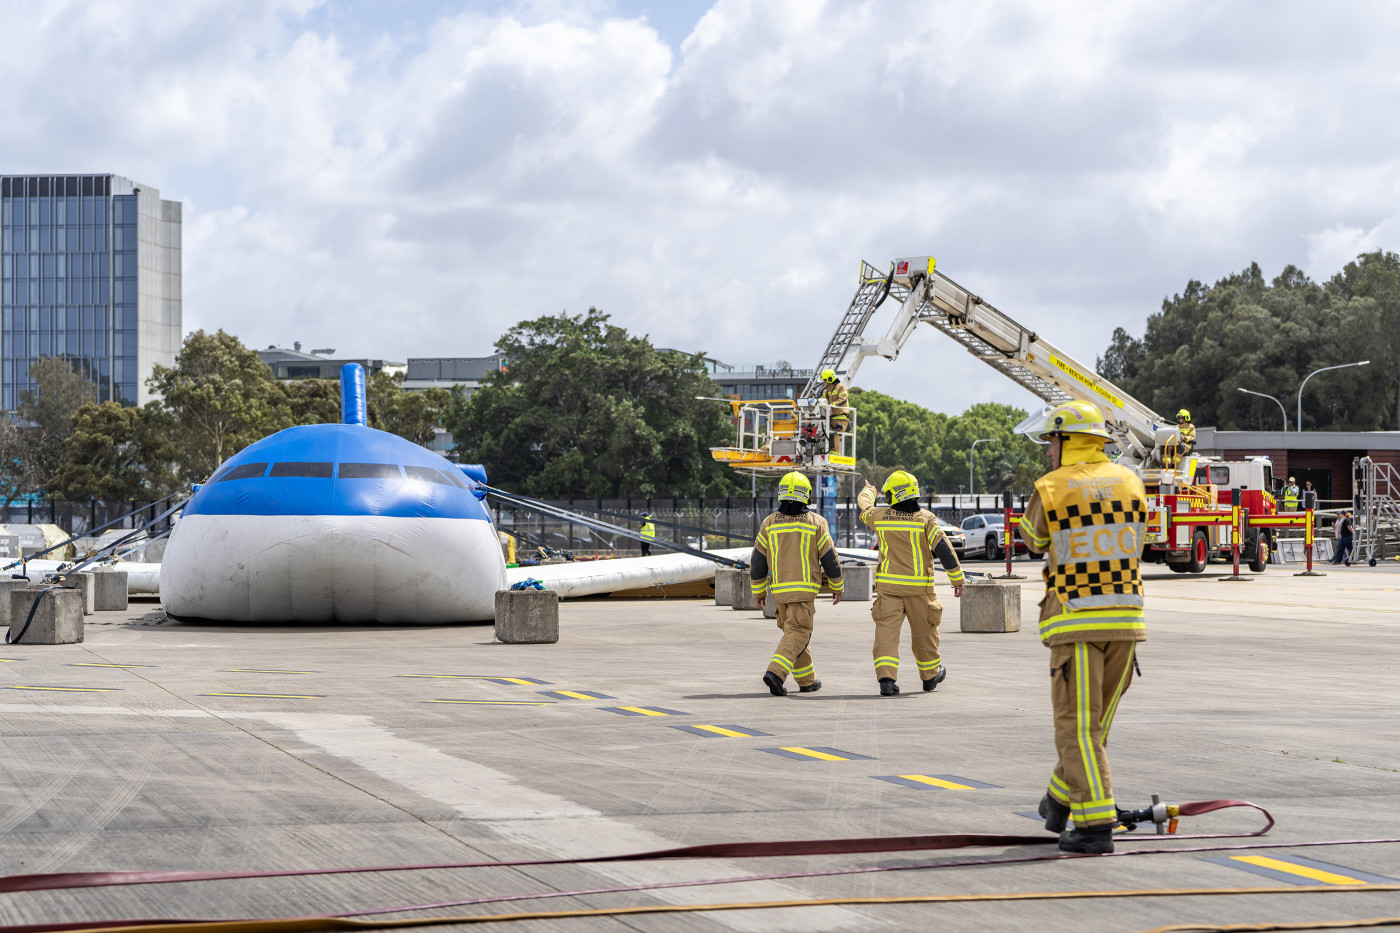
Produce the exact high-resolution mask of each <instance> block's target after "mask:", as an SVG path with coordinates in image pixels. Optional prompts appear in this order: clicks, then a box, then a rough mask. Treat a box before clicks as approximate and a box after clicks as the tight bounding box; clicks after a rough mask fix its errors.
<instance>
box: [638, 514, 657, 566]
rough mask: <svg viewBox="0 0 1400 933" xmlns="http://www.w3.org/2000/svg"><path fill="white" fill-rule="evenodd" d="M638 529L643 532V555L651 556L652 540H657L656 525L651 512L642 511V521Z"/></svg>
mask: <svg viewBox="0 0 1400 933" xmlns="http://www.w3.org/2000/svg"><path fill="white" fill-rule="evenodd" d="M637 530H638V531H640V532H641V533H642V556H643V557H650V556H651V542H653V541H655V540H656V525H655V524H654V523H653V522H652V520H651V513H650V512H643V513H642V521H641V524H639V525H638V526H637Z"/></svg>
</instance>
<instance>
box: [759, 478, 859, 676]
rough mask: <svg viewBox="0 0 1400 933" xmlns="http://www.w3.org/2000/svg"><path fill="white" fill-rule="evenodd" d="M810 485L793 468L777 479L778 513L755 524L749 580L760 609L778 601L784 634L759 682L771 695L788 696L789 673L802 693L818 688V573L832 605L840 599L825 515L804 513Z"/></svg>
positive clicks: (837, 569)
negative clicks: (815, 664)
mask: <svg viewBox="0 0 1400 933" xmlns="http://www.w3.org/2000/svg"><path fill="white" fill-rule="evenodd" d="M811 498H812V483H811V481H810V480H809V479H807V477H805V476H803V475H802V474H801V473H798V472H797V471H795V470H794V471H793V472H791V473H787V474H784V475H783V478H782V479H780V480H778V511H776V512H774V513H773V514H772V515H769V516H768V517H767V518H765V519H764V520H763V524H762V525H759V526H758V537H757V538H756V539H754V543H753V556H752V558H750V560H749V580H750V585H751V586H752V587H753V595H754V596H755V597H756V598H757V600H758V605H759V608H760V609H761V608H763V604H764V602H765V601H766V600H767V599H769V598H770V597H771V598H772V599H773V600H775V601H776V602H777V604H778V628H780V629H782V632H783V638H782V640H781V641H779V642H778V648H777V650H776V651H774V652H773V660H771V661H769V662H768V670H767V671H765V672H764V674H763V684H764V686H766V687H767V688H768V692H770V693H772V694H773V696H775V697H781V696H787V687H785V686H784V685H783V681H785V680H787V675H788V674H791V675H792V676H793V679H794V680H796V681H797V687H798V689H799V690H801V691H802V692H803V693H812V692H814V691H817V690H820V689H821V686H822V682H821V681H820V680H817V675H816V672H815V669H814V667H813V666H812V653H811V651H809V650H808V645H810V644H811V641H812V620H813V618H814V617H815V615H816V601H817V591H818V590H820V589H821V582H822V574H823V573H825V574H826V577H827V579H828V580H829V581H830V582H831V604H832V605H833V606H834V605H836V604H837V603H839V602H840V601H841V588H842V583H841V565H840V563H839V562H838V561H837V560H836V549H835V548H834V547H832V544H831V532H830V529H829V528H828V527H827V524H826V519H824V518H822V517H821V516H820V515H817V514H815V513H813V512H809V511H807V503H808V502H809V501H811Z"/></svg>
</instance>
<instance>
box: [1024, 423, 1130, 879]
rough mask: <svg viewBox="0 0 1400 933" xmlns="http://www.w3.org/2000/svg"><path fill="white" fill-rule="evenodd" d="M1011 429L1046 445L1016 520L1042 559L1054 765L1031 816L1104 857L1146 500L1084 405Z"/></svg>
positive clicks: (1109, 845) (1112, 821)
mask: <svg viewBox="0 0 1400 933" xmlns="http://www.w3.org/2000/svg"><path fill="white" fill-rule="evenodd" d="M1017 430H1018V431H1020V432H1021V433H1023V434H1027V435H1029V436H1031V437H1038V438H1039V439H1040V440H1043V441H1048V442H1049V444H1050V449H1049V451H1048V453H1049V457H1050V462H1051V464H1052V469H1051V471H1050V472H1049V473H1047V474H1045V475H1044V476H1042V477H1041V478H1040V479H1039V480H1037V481H1036V484H1035V494H1034V495H1033V496H1032V497H1031V501H1030V503H1029V504H1028V505H1027V506H1026V510H1025V514H1024V516H1023V517H1022V518H1021V522H1020V534H1021V537H1022V539H1023V540H1025V542H1026V544H1027V545H1028V546H1029V547H1030V549H1031V550H1032V551H1033V552H1035V553H1038V554H1045V555H1046V562H1045V570H1044V577H1045V598H1044V599H1043V600H1041V603H1040V640H1041V641H1042V642H1044V643H1045V645H1046V647H1048V648H1049V649H1050V703H1051V706H1052V707H1053V710H1054V720H1055V749H1056V751H1057V752H1058V754H1059V761H1058V763H1057V764H1056V765H1055V770H1054V773H1053V774H1051V776H1050V784H1049V787H1048V788H1047V789H1046V792H1045V796H1044V797H1043V798H1041V801H1040V815H1041V816H1042V817H1044V818H1045V828H1046V829H1048V830H1050V831H1051V832H1058V833H1060V848H1061V849H1062V850H1064V851H1065V852H1089V853H1106V852H1112V851H1113V828H1114V826H1116V825H1117V823H1118V809H1117V805H1116V804H1115V803H1114V799H1113V786H1112V783H1111V779H1110V774H1109V767H1108V754H1107V752H1106V751H1105V748H1104V746H1105V745H1106V744H1107V742H1108V730H1109V727H1110V726H1112V725H1113V716H1114V714H1115V713H1116V712H1117V711H1118V703H1119V701H1120V700H1121V699H1122V698H1123V694H1124V693H1125V692H1126V691H1127V689H1128V685H1129V684H1130V683H1132V679H1133V671H1134V669H1135V668H1136V660H1135V651H1136V648H1137V643H1138V642H1140V641H1143V640H1144V639H1145V638H1147V626H1146V623H1145V621H1144V619H1143V592H1142V576H1141V574H1140V573H1139V571H1138V558H1139V557H1140V556H1141V554H1142V547H1143V531H1144V529H1145V527H1146V523H1147V511H1146V508H1147V493H1146V491H1145V490H1144V489H1143V485H1142V481H1141V480H1140V479H1138V476H1137V474H1136V473H1134V472H1133V471H1131V470H1129V469H1126V468H1124V467H1121V466H1118V465H1117V464H1115V463H1111V462H1109V459H1108V457H1107V456H1106V455H1105V454H1104V446H1105V445H1106V444H1107V443H1108V442H1109V441H1110V440H1112V436H1111V435H1110V434H1109V433H1108V428H1107V425H1106V424H1105V423H1104V418H1103V415H1102V413H1100V412H1099V410H1098V409H1097V408H1096V407H1095V406H1094V405H1092V404H1091V403H1089V402H1066V403H1064V404H1062V405H1059V406H1056V407H1047V408H1046V409H1045V410H1044V411H1042V412H1040V413H1039V414H1037V415H1034V416H1032V417H1030V418H1028V419H1026V421H1024V422H1022V423H1021V425H1019V426H1018V427H1017ZM1071 819H1072V820H1073V826H1072V827H1071V828H1068V829H1067V828H1066V826H1067V824H1068V823H1069V821H1070V820H1071Z"/></svg>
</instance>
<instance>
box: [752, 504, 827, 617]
mask: <svg viewBox="0 0 1400 933" xmlns="http://www.w3.org/2000/svg"><path fill="white" fill-rule="evenodd" d="M753 549H754V559H753V560H752V561H750V564H751V566H752V568H753V570H754V572H760V571H762V570H766V573H764V574H763V575H762V576H761V577H760V578H754V577H753V576H752V574H751V575H750V581H749V583H750V586H751V587H752V589H753V593H754V595H755V596H765V595H767V594H769V593H772V594H773V597H774V598H775V599H777V601H778V602H780V603H785V602H795V601H797V600H802V599H811V598H812V597H814V596H815V595H816V594H817V593H818V592H819V591H820V590H821V586H822V574H823V571H825V572H826V576H827V580H828V583H829V585H830V586H831V591H832V592H833V593H839V592H841V589H842V587H843V586H844V583H843V582H842V580H841V570H840V565H839V564H838V563H837V561H836V549H835V548H834V547H833V546H832V543H831V531H830V528H829V526H828V525H827V523H826V519H825V518H822V517H821V516H820V515H818V514H816V513H815V512H804V513H802V514H801V515H784V514H782V513H781V512H774V513H773V514H771V515H769V516H768V517H767V518H765V519H764V520H763V524H761V525H759V527H758V537H757V538H755V539H754V543H753Z"/></svg>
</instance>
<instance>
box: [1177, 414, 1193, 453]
mask: <svg viewBox="0 0 1400 933" xmlns="http://www.w3.org/2000/svg"><path fill="white" fill-rule="evenodd" d="M1176 434H1177V437H1179V438H1181V446H1180V448H1179V449H1178V450H1177V456H1178V457H1186V456H1189V455H1190V453H1191V451H1193V450H1195V449H1196V426H1195V425H1194V424H1192V423H1191V413H1190V412H1189V411H1187V410H1186V409H1184V408H1183V409H1181V411H1179V412H1177V413H1176Z"/></svg>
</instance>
